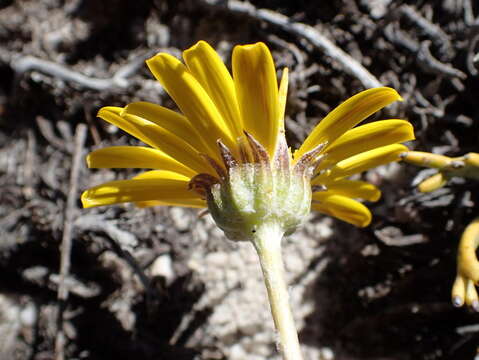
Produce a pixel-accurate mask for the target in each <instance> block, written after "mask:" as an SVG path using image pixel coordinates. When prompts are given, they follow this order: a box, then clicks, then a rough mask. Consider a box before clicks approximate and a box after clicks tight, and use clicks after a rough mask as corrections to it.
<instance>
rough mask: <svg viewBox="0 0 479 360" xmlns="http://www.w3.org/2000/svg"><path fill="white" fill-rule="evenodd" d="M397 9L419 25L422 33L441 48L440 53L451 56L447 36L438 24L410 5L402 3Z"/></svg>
mask: <svg viewBox="0 0 479 360" xmlns="http://www.w3.org/2000/svg"><path fill="white" fill-rule="evenodd" d="M399 11H400V12H401V14H402V15H403V16H405V17H406V18H407V19H408V20H410V21H411V22H412V23H413V24H415V25H416V26H417V27H419V28H420V29H421V30H422V31H423V33H424V34H426V35H427V36H428V37H429V38H430V39H431V40H432V41H433V42H434V44H435V45H437V46H438V47H439V49H441V53H442V55H445V56H446V57H447V58H450V57H451V55H452V52H453V50H452V46H451V42H450V41H449V36H448V35H447V34H446V33H445V32H444V31H443V30H442V29H441V28H440V27H439V26H437V25H436V24H433V23H432V22H430V21H429V20H428V19H426V18H425V17H423V16H422V15H421V14H420V13H418V12H417V11H416V9H414V8H413V7H412V6H409V5H402V6H400V7H399Z"/></svg>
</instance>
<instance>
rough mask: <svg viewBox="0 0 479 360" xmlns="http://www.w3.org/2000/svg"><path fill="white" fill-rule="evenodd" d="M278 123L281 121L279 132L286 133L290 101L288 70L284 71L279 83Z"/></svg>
mask: <svg viewBox="0 0 479 360" xmlns="http://www.w3.org/2000/svg"><path fill="white" fill-rule="evenodd" d="M278 99H279V100H278V104H279V105H278V107H279V114H278V121H279V125H278V127H279V130H280V131H284V114H285V111H286V101H287V99H288V68H284V69H283V75H281V82H280V83H279V92H278Z"/></svg>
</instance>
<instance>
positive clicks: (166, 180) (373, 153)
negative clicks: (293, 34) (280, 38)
mask: <svg viewBox="0 0 479 360" xmlns="http://www.w3.org/2000/svg"><path fill="white" fill-rule="evenodd" d="M183 59H184V61H185V64H183V63H182V62H181V61H179V60H178V59H176V58H174V57H173V56H171V55H169V54H165V53H160V54H158V55H156V56H154V57H153V58H151V59H149V60H147V65H148V67H149V69H150V70H151V72H152V73H153V75H154V76H155V77H156V79H157V80H158V81H159V82H160V83H161V84H162V85H163V87H164V88H165V90H166V91H167V92H168V94H169V95H170V96H171V97H172V99H173V100H174V101H175V102H176V104H177V105H178V108H179V110H180V112H181V113H178V112H175V111H172V110H169V109H167V108H164V107H162V106H160V105H155V104H151V103H147V102H136V103H131V104H129V105H127V106H126V107H124V108H120V107H104V108H102V109H101V110H100V111H99V113H98V116H99V117H100V118H102V119H104V120H105V121H107V122H109V123H111V124H114V125H116V126H118V127H119V128H121V129H123V130H124V131H126V132H128V133H130V134H131V135H133V136H135V137H136V138H138V139H139V140H141V141H142V142H144V143H145V144H146V145H149V147H141V146H135V147H130V146H115V147H108V148H103V149H99V150H96V151H93V152H92V153H90V154H89V155H88V158H87V162H88V165H89V167H92V168H145V169H153V170H150V171H146V172H143V173H141V174H140V175H138V176H136V177H134V178H133V179H131V180H119V181H112V182H108V183H105V184H102V185H99V186H95V187H93V188H91V189H89V190H87V191H85V192H84V193H83V195H82V202H83V206H84V207H92V206H99V205H111V204H116V203H124V202H134V203H136V204H137V205H138V206H153V205H175V206H187V207H199V208H201V207H208V208H209V210H210V212H211V213H212V215H213V217H214V218H215V220H216V221H217V223H218V225H219V226H220V227H221V228H222V229H223V230H224V231H225V233H226V234H227V235H228V237H230V238H235V239H244V238H245V237H246V236H247V235H246V233H247V231H250V230H251V231H254V229H255V226H256V224H258V223H260V222H264V221H275V222H279V223H280V225H281V227H282V229H283V230H284V231H285V232H288V231H291V230H293V229H294V227H295V226H297V225H298V224H299V223H300V222H301V220H302V219H303V218H304V216H305V215H306V214H307V213H308V212H309V211H310V208H312V209H313V210H316V211H319V212H322V213H324V214H328V215H331V216H334V217H336V218H339V219H341V220H344V221H347V222H349V223H352V224H354V225H357V226H366V225H368V224H369V222H370V220H371V213H370V212H369V210H368V209H367V208H366V207H365V206H364V205H363V204H362V203H361V202H358V201H357V200H356V199H363V200H367V201H376V200H378V199H379V197H380V191H379V190H378V189H377V188H376V187H375V186H374V185H372V184H369V183H367V182H364V181H360V180H349V179H348V177H349V176H351V175H354V174H357V173H360V172H362V171H365V170H368V169H370V168H372V167H376V166H379V165H383V164H386V163H389V162H391V161H396V160H398V159H399V154H401V153H403V152H404V151H406V150H407V148H406V147H405V146H403V145H401V144H399V143H400V142H404V141H408V140H411V139H413V138H414V134H413V128H412V126H411V125H410V124H409V123H408V122H407V121H404V120H382V121H376V122H372V123H368V124H366V125H362V126H357V127H355V126H356V125H357V124H359V123H360V122H361V121H363V120H365V119H366V118H367V117H369V116H370V115H371V114H373V113H375V112H377V111H378V110H380V109H382V108H383V107H385V106H387V105H389V104H390V103H392V102H394V101H397V100H401V97H400V96H399V95H398V93H397V92H396V91H395V90H393V89H391V88H386V87H383V88H374V89H369V90H366V91H363V92H361V93H359V94H357V95H355V96H353V97H352V98H350V99H349V100H347V101H345V102H344V103H342V104H341V105H339V106H338V107H337V108H336V109H334V110H333V111H332V112H331V113H330V114H329V115H327V116H326V117H325V118H324V119H323V120H322V121H321V122H320V123H319V124H318V125H317V126H316V127H315V128H314V129H313V131H312V132H311V134H310V135H309V136H308V137H307V138H306V140H305V141H304V143H303V144H302V145H301V146H300V147H299V149H297V150H296V151H294V152H292V151H291V150H290V149H289V148H288V146H287V144H286V140H285V134H284V112H285V104H286V93H287V83H288V71H287V69H284V70H283V73H282V78H281V81H280V84H279V86H278V82H277V77H276V70H275V66H274V62H273V59H272V56H271V53H270V51H269V50H268V48H267V47H266V45H265V44H263V43H256V44H253V45H244V46H236V47H235V48H234V50H233V56H232V68H233V69H232V75H231V74H230V73H229V71H228V70H227V68H226V66H225V65H224V63H223V62H222V60H221V59H220V57H219V56H218V54H217V53H216V52H215V51H214V50H213V49H212V48H211V47H210V46H209V45H208V44H207V43H206V42H204V41H200V42H198V43H197V44H196V45H194V46H193V47H191V48H190V49H188V50H186V51H185V52H184V53H183ZM246 228H247V230H244V229H246Z"/></svg>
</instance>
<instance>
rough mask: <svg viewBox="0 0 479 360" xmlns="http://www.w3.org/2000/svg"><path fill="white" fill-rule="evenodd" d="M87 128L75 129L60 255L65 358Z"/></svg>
mask: <svg viewBox="0 0 479 360" xmlns="http://www.w3.org/2000/svg"><path fill="white" fill-rule="evenodd" d="M86 132H87V128H86V126H85V125H84V124H78V126H77V128H76V131H75V150H74V153H73V161H72V167H71V171H70V191H69V192H68V197H67V203H66V209H65V220H64V227H63V237H62V244H61V255H60V279H59V285H58V318H57V336H56V341H55V356H56V357H55V358H56V360H63V359H64V358H65V333H64V331H63V312H64V310H65V307H66V302H67V300H68V286H67V283H66V282H65V279H66V278H67V277H68V273H69V272H70V256H71V248H72V232H73V217H74V215H75V214H74V212H75V201H76V199H77V190H78V175H79V172H80V164H81V159H82V156H83V146H84V144H85V139H86Z"/></svg>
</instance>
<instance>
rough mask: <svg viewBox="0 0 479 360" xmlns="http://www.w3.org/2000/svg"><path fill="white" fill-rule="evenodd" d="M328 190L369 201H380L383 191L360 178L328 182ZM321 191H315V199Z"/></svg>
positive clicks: (332, 192) (328, 191) (331, 192)
mask: <svg viewBox="0 0 479 360" xmlns="http://www.w3.org/2000/svg"><path fill="white" fill-rule="evenodd" d="M326 192H327V193H330V194H336V195H342V196H347V197H350V198H356V199H364V200H368V201H378V200H379V198H380V197H381V191H380V190H379V189H378V188H377V187H376V186H374V185H373V184H370V183H368V182H366V181H360V180H338V181H333V182H332V183H330V184H328V186H327V191H326ZM321 193H322V191H321V192H315V193H313V199H316V198H317V196H318V194H321Z"/></svg>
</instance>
